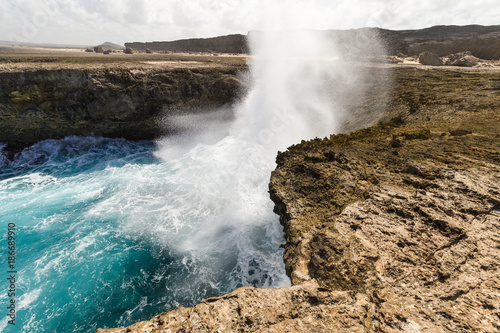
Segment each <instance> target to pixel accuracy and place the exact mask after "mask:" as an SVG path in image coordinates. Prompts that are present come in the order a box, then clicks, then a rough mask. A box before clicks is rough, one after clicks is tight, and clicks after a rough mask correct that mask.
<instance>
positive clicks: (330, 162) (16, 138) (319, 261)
mask: <svg viewBox="0 0 500 333" xmlns="http://www.w3.org/2000/svg"><path fill="white" fill-rule="evenodd" d="M0 57H3V58H2V59H4V62H2V64H1V66H0V79H1V80H0V85H1V86H0V114H1V117H0V134H1V135H2V137H1V138H0V142H8V143H9V145H11V147H14V149H20V148H22V147H23V146H26V145H29V144H31V143H34V142H36V141H38V140H41V139H47V138H61V137H63V136H65V135H70V134H71V135H91V134H94V135H103V136H110V137H117V136H118V137H121V136H125V137H126V138H130V139H151V138H154V137H157V136H158V135H161V134H165V127H163V125H165V123H163V124H162V125H161V126H160V125H159V123H161V121H159V120H161V119H162V117H165V115H169V114H179V113H185V112H196V110H198V109H197V107H200V106H204V107H207V106H208V107H217V106H220V105H224V104H226V103H231V102H233V101H234V99H235V97H236V96H238V89H240V87H241V85H243V84H244V83H243V82H242V81H241V80H239V75H240V73H242V72H244V71H245V70H246V66H245V64H244V58H240V57H227V58H225V57H222V56H217V57H216V56H196V55H195V56H193V55H151V56H150V55H148V57H145V56H144V55H133V56H131V57H129V58H126V57H125V56H124V55H123V56H113V57H110V58H104V59H109V62H106V61H103V58H102V57H104V56H99V55H81V56H79V57H76V58H75V57H74V56H72V57H69V58H68V57H59V56H56V55H53V54H43V55H39V56H37V57H34V58H33V57H32V56H31V55H28V56H25V59H24V60H23V61H14V60H12V61H9V59H10V58H9V56H4V55H2V54H0ZM15 57H16V59H18V58H19V55H16V56H15ZM98 57H100V58H98ZM5 59H7V61H5ZM12 59H14V57H12ZM53 59H56V60H54V61H53ZM61 59H64V61H61ZM62 63H63V65H61V64H62ZM373 70H374V71H375V72H376V71H382V72H383V73H385V74H388V75H385V74H384V75H383V79H382V81H380V80H376V79H374V80H373V81H368V82H367V83H366V84H367V87H366V89H364V90H363V91H367V92H368V94H367V95H366V96H360V98H357V99H356V100H357V101H356V102H357V103H352V105H350V107H349V108H350V109H352V112H353V113H352V114H351V115H352V116H351V117H350V118H346V119H345V124H344V131H345V132H346V133H347V132H351V131H352V132H351V133H350V134H338V135H332V136H331V137H330V138H325V139H315V140H311V141H307V142H306V141H303V142H302V143H300V144H297V145H294V146H292V147H290V148H289V149H288V150H287V151H285V152H280V153H278V156H277V159H276V162H277V168H276V170H275V171H274V172H273V174H272V176H271V180H270V185H269V191H270V197H271V199H272V200H273V201H274V203H275V212H276V213H277V214H279V216H280V221H281V223H282V225H283V227H284V230H285V233H286V244H285V254H284V261H285V267H286V270H287V274H288V275H289V277H290V279H291V282H292V286H291V287H285V288H279V289H257V288H251V287H244V288H240V289H237V290H235V291H234V292H232V293H230V294H228V295H224V296H221V297H214V298H209V299H206V300H203V301H201V302H200V303H199V304H197V305H196V306H194V307H191V308H185V307H179V308H178V309H176V310H173V311H170V312H168V313H163V314H160V315H158V316H156V317H154V318H152V319H151V320H149V321H144V322H140V323H136V324H134V325H131V326H129V327H128V328H110V329H99V330H98V332H100V333H104V332H164V331H171V332H191V331H193V332H216V331H220V332H336V331H339V332H372V331H373V332H376V331H383V332H402V331H405V332H406V331H410V332H456V331H460V332H496V331H498V330H499V329H500V311H499V309H500V301H499V300H500V278H499V276H500V274H499V267H500V250H499V248H500V147H499V145H498V141H499V138H500V128H499V127H498V124H499V123H500V114H499V113H498V110H499V109H500V70H498V68H497V67H491V68H486V67H485V68H479V67H472V68H449V67H433V66H422V65H419V64H418V63H401V64H382V65H380V64H379V65H377V66H375V67H374V69H373ZM373 77H374V78H375V77H377V75H374V76H373ZM391 78H392V79H393V81H394V82H393V84H391V83H392V81H391ZM389 86H390V87H392V90H391V91H389V92H388V94H389V95H388V96H384V95H383V94H381V92H382V91H387V89H386V88H387V87H389ZM346 102H348V101H346ZM385 102H387V104H385ZM381 105H385V107H384V108H381ZM374 110H377V111H376V112H374ZM379 121H380V122H379ZM377 123H378V124H377ZM167 125H168V124H167ZM367 126H370V127H368V128H365V127H367ZM363 128H364V129H363ZM168 130H172V131H173V130H175V129H169V128H168V126H167V131H168Z"/></svg>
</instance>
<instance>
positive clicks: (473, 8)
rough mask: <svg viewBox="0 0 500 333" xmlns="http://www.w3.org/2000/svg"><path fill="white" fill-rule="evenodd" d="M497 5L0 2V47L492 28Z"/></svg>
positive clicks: (426, 0) (262, 0)
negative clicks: (291, 32) (370, 29)
mask: <svg viewBox="0 0 500 333" xmlns="http://www.w3.org/2000/svg"><path fill="white" fill-rule="evenodd" d="M495 2H496V0H480V1H477V2H475V3H474V4H473V5H471V3H470V1H463V0H455V1H450V0H443V1H435V0H419V1H418V2H417V1H392V0H370V1H368V0H338V1H331V0H309V1H308V0H288V1H285V0H190V1H186V0H165V1H161V2H159V1H157V0H0V8H2V11H1V13H0V17H1V20H0V40H1V39H7V40H8V39H17V40H20V41H32V42H54V43H71V44H96V43H100V42H103V41H105V40H112V41H114V42H118V43H124V42H126V41H151V40H172V39H180V38H191V37H210V36H217V35H224V34H231V33H247V32H248V31H249V30H255V29H279V28H283V27H285V28H289V29H293V28H295V29H300V28H311V29H351V28H360V27H365V26H378V27H382V28H387V29H413V28H423V27H428V26H432V25H437V24H457V25H465V24H484V25H490V24H498V17H500V7H499V6H497V4H496V3H495Z"/></svg>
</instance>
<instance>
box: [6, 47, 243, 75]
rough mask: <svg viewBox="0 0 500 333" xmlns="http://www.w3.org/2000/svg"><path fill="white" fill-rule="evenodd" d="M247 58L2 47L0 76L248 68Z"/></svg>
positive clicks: (233, 55)
mask: <svg viewBox="0 0 500 333" xmlns="http://www.w3.org/2000/svg"><path fill="white" fill-rule="evenodd" d="M247 58H248V55H240V54H238V55H236V54H213V53H206V54H188V53H168V54H163V53H153V54H146V53H135V54H124V53H123V52H115V53H111V54H102V53H94V52H85V50H83V49H53V48H40V47H36V48H35V47H11V46H0V72H11V71H13V72H15V71H25V70H38V69H47V70H49V69H89V68H92V69H106V68H130V69H134V68H141V69H142V68H159V69H162V68H167V69H168V68H200V67H245V66H246V59H247Z"/></svg>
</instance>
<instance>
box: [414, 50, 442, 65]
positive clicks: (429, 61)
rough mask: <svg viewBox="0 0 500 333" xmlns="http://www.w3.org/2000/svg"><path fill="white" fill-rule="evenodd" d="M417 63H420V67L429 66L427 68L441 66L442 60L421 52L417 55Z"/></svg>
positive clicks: (432, 54) (429, 53) (436, 56)
mask: <svg viewBox="0 0 500 333" xmlns="http://www.w3.org/2000/svg"><path fill="white" fill-rule="evenodd" d="M418 62H419V63H421V64H422V65H429V66H442V65H443V60H441V58H440V57H439V56H438V55H437V54H435V53H431V52H422V53H420V54H419V55H418Z"/></svg>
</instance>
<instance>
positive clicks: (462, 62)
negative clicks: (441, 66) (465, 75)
mask: <svg viewBox="0 0 500 333" xmlns="http://www.w3.org/2000/svg"><path fill="white" fill-rule="evenodd" d="M478 62H479V59H478V58H476V57H474V56H473V55H472V53H471V52H470V51H465V52H460V53H455V54H452V55H449V56H448V61H446V66H460V67H472V66H475V65H477V64H478Z"/></svg>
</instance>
